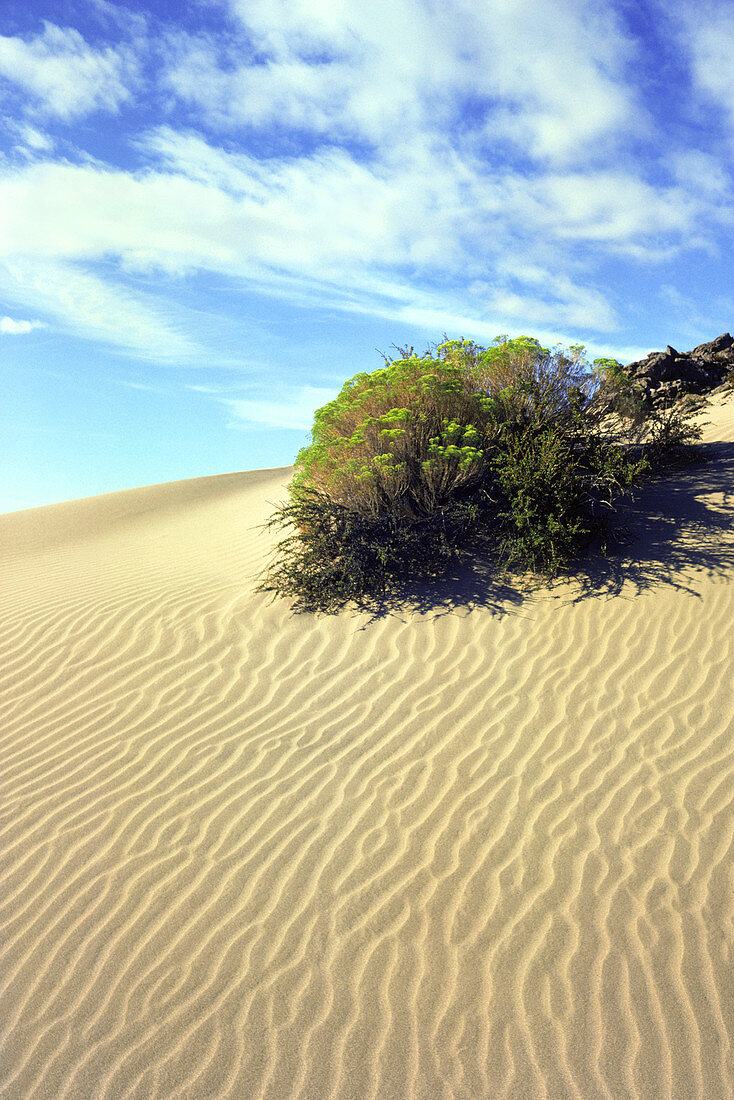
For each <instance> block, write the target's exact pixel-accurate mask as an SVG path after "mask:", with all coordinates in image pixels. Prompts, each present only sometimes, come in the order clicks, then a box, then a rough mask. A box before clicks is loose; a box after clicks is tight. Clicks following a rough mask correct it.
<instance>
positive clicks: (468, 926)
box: [0, 399, 734, 1100]
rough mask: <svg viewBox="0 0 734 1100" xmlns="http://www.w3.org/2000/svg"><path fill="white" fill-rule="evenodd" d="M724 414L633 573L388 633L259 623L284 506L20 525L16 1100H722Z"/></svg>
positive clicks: (726, 730)
mask: <svg viewBox="0 0 734 1100" xmlns="http://www.w3.org/2000/svg"><path fill="white" fill-rule="evenodd" d="M707 415H708V417H709V418H710V420H711V423H710V424H709V426H708V427H707V429H706V432H707V437H708V439H709V440H710V441H711V444H712V454H713V458H712V462H711V463H710V464H709V465H708V466H705V467H700V468H699V467H697V468H695V469H692V470H687V471H683V472H681V473H680V474H676V475H675V476H673V477H671V478H670V479H667V480H666V481H665V482H661V483H656V484H652V485H651V486H650V487H649V488H648V489H647V490H646V491H645V493H644V494H643V495H642V496H641V498H640V499H639V501H638V502H637V504H636V506H635V513H634V516H633V520H632V542H631V544H630V547H629V552H628V553H629V561H628V562H627V564H626V565H625V564H624V563H623V562H621V563H620V562H618V561H611V562H609V563H607V564H606V565H604V564H602V565H601V566H600V567H599V569H598V572H597V573H596V575H594V576H590V577H587V578H583V577H582V578H580V579H578V580H576V581H574V582H568V583H564V584H560V585H557V586H554V587H553V588H551V589H549V590H545V591H536V592H529V591H523V590H515V589H512V588H511V587H508V586H498V587H497V588H496V589H492V590H490V592H489V593H488V594H487V596H486V598H485V597H479V596H477V590H476V588H475V587H474V586H473V585H472V583H471V582H469V581H466V580H465V581H461V580H460V579H459V580H456V581H453V580H452V581H449V582H447V584H446V586H445V589H444V591H443V593H442V598H440V599H433V602H431V599H428V598H427V599H426V601H425V602H424V603H423V604H422V605H420V606H418V607H406V608H402V609H398V610H396V611H394V612H393V613H391V614H388V615H384V616H370V615H368V614H366V613H352V612H350V613H345V614H342V615H340V616H338V617H333V618H324V617H321V618H319V617H313V616H294V615H291V614H290V612H289V609H288V607H287V605H286V604H284V603H282V602H278V603H271V602H269V600H268V599H267V598H266V597H264V596H263V595H262V594H258V593H256V592H255V591H254V582H255V578H256V577H257V575H258V573H259V571H260V570H261V568H262V565H263V563H264V561H265V559H266V557H267V553H268V550H269V547H270V546H271V544H272V536H271V535H270V534H269V533H267V532H266V531H264V530H263V529H262V527H261V526H260V525H261V524H262V523H263V522H264V521H265V519H266V518H267V516H268V514H269V512H270V510H271V505H272V502H274V501H276V500H277V499H279V496H282V494H283V491H284V487H285V484H286V482H287V478H288V473H289V471H288V470H272V471H256V472H251V473H247V474H239V475H226V476H224V477H223V478H204V479H199V480H197V481H193V482H183V483H174V484H172V485H169V486H154V487H150V488H148V489H141V490H131V491H129V492H127V493H121V494H110V495H109V496H107V497H101V498H90V499H88V500H84V501H77V502H71V503H69V504H65V505H57V506H53V507H52V508H44V509H35V510H32V511H29V512H25V513H13V514H10V515H7V516H3V517H0V575H1V576H2V600H1V601H0V639H1V645H2V653H3V655H4V659H3V662H2V670H1V675H2V682H1V683H0V718H1V720H0V745H1V746H2V747H1V750H0V751H1V753H2V778H0V805H1V806H2V811H1V812H2V819H1V824H0V829H1V836H2V840H1V842H0V843H1V851H2V869H1V871H0V875H1V881H2V891H1V893H0V926H1V927H2V946H1V954H2V963H1V964H0V1029H1V1034H2V1039H1V1042H2V1056H1V1057H0V1090H1V1091H2V1095H3V1096H4V1097H5V1096H7V1097H10V1098H12V1100H16V1098H17V1100H20V1098H25V1097H30V1096H49V1097H54V1098H56V1097H58V1098H61V1097H66V1098H77V1097H84V1098H97V1097H99V1098H105V1100H117V1098H120V1097H125V1098H128V1097H129V1098H144V1097H150V1098H156V1100H157V1098H162V1097H171V1098H173V1097H176V1098H181V1097H189V1098H192V1100H193V1098H196V1100H198V1098H204V1097H267V1098H272V1100H275V1098H278V1100H282V1098H284V1097H302V1098H304V1100H314V1098H322V1097H323V1098H326V1097H333V1098H339V1100H342V1098H352V1097H355V1098H356V1097H360V1098H362V1097H364V1098H367V1097H370V1098H372V1097H374V1098H376V1100H377V1098H380V1100H383V1098H386V1097H389V1098H393V1097H394V1098H396V1100H398V1098H403V1097H406V1098H407V1097H410V1098H412V1097H416V1098H418V1097H420V1098H426V1100H428V1098H431V1100H435V1098H445V1100H449V1098H454V1097H467V1098H485V1097H486V1098H503V1097H506V1098H512V1100H526V1098H531V1100H534V1098H536V1097H538V1098H540V1097H548V1098H549V1100H559V1098H565V1097H568V1098H574V1100H589V1098H596V1097H599V1098H604V1100H617V1098H623V1097H624V1098H626V1097H645V1098H649V1100H653V1098H654V1100H659V1098H665V1097H669V1098H676V1100H678V1098H679V1100H694V1098H700V1100H711V1098H714V1100H715V1098H719V1097H721V1098H723V1097H730V1096H732V1095H734V1055H733V1053H732V1035H733V1034H734V1027H733V1024H734V982H732V977H731V974H732V964H733V962H734V958H733V955H734V952H733V950H732V949H733V947H734V889H732V887H733V886H734V861H733V859H732V854H733V846H734V797H733V796H734V745H733V738H732V734H733V732H734V730H733V728H732V715H734V679H733V677H732V658H733V656H734V642H733V641H732V636H733V635H734V632H733V631H732V629H731V624H732V622H733V621H734V586H733V585H732V577H734V535H733V533H732V517H733V516H734V500H733V499H732V492H731V485H732V481H733V475H734V401H732V400H731V399H730V400H728V401H726V400H723V399H722V400H720V401H719V402H718V403H717V404H714V405H712V406H711V407H710V408H709V409H708V410H707ZM433 596H435V593H434V594H433Z"/></svg>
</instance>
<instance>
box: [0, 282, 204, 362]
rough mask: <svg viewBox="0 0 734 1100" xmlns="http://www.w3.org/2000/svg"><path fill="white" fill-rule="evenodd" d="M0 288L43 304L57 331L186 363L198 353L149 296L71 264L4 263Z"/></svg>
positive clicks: (7, 294) (9, 293) (138, 352)
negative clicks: (148, 299) (157, 308)
mask: <svg viewBox="0 0 734 1100" xmlns="http://www.w3.org/2000/svg"><path fill="white" fill-rule="evenodd" d="M0 290H2V292H3V294H4V295H5V296H6V297H11V296H12V297H14V298H15V299H16V300H17V301H20V302H23V301H32V302H33V303H34V304H39V303H40V304H41V305H42V306H43V308H44V309H45V310H46V311H47V313H48V314H49V315H50V316H51V317H53V319H54V321H55V326H54V327H55V328H56V330H57V331H62V332H66V333H68V334H70V335H82V336H85V337H88V338H91V339H96V340H101V341H103V342H104V343H105V344H110V345H112V346H113V347H117V348H120V349H124V350H126V351H129V352H133V353H134V354H135V355H139V356H143V357H145V358H150V359H158V360H162V361H168V362H185V361H188V360H190V359H191V358H192V357H194V358H195V357H197V355H198V354H199V352H200V349H199V348H198V347H197V345H196V343H195V342H194V341H193V340H191V339H190V338H189V337H187V336H186V335H185V334H184V333H183V332H181V331H180V330H179V329H178V328H177V327H176V325H175V324H174V323H172V322H171V320H170V318H169V317H167V316H166V315H165V314H164V313H163V312H161V311H160V310H156V309H155V308H154V307H152V306H151V304H150V302H149V301H146V300H145V299H144V298H141V297H137V296H136V295H135V294H133V293H131V292H129V291H126V290H124V289H123V288H122V287H120V285H119V284H116V283H110V282H108V281H106V280H105V279H104V278H102V277H101V276H100V275H98V274H91V273H89V272H85V271H83V270H80V269H78V268H76V267H75V266H73V265H71V264H61V263H57V262H43V263H42V262H34V261H28V260H26V261H16V262H14V263H13V264H12V266H10V267H8V266H3V265H0Z"/></svg>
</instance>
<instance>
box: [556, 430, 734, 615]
mask: <svg viewBox="0 0 734 1100" xmlns="http://www.w3.org/2000/svg"><path fill="white" fill-rule="evenodd" d="M701 451H702V458H701V459H700V460H699V461H697V462H695V464H690V465H686V466H684V467H679V468H678V469H676V470H673V471H668V472H666V473H664V474H662V475H660V476H658V477H656V478H654V479H652V480H650V481H649V482H647V483H646V484H645V485H643V486H642V487H640V488H639V489H638V490H637V492H636V494H635V496H634V498H633V499H632V500H631V501H628V502H627V504H626V505H625V506H624V507H622V508H620V511H619V518H620V521H621V524H622V531H621V534H622V539H621V544H620V545H618V546H617V548H616V549H615V550H614V551H612V552H610V553H609V554H608V556H606V557H604V556H601V555H598V556H596V555H595V556H592V557H590V558H588V559H586V560H584V561H581V562H577V563H575V565H574V568H573V570H572V579H573V581H574V585H575V589H576V593H575V595H574V596H573V601H574V602H577V601H580V600H583V599H585V598H588V597H590V596H597V597H598V596H617V595H620V594H621V593H622V591H623V590H624V591H625V593H626V594H629V595H639V594H641V593H642V592H645V591H647V590H649V589H651V588H654V587H659V586H661V585H664V586H666V587H669V588H673V589H676V590H678V591H681V592H688V593H689V594H691V595H698V593H697V592H696V591H695V588H694V586H693V585H692V584H691V581H692V574H695V573H696V572H703V573H706V574H708V575H709V576H718V577H723V576H726V575H728V576H731V575H732V569H733V568H734V443H710V444H708V445H707V446H706V447H705V448H702V449H701Z"/></svg>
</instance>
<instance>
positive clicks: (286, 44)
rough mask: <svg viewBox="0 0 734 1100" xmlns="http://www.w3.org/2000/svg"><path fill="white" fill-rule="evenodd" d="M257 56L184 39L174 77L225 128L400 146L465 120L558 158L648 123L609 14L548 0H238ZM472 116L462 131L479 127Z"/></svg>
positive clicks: (625, 46)
mask: <svg viewBox="0 0 734 1100" xmlns="http://www.w3.org/2000/svg"><path fill="white" fill-rule="evenodd" d="M230 7H231V10H232V11H233V12H234V13H235V14H236V15H237V16H238V17H239V19H240V21H241V24H242V27H243V30H244V31H245V32H246V34H247V36H248V37H249V39H250V40H251V42H252V45H253V46H254V48H255V50H256V51H258V58H257V63H253V60H252V58H251V57H250V58H248V57H247V56H246V52H245V51H244V50H240V51H239V52H237V51H232V50H226V51H224V52H223V51H222V50H221V49H220V48H219V45H218V44H217V43H214V42H213V41H212V40H210V39H206V38H202V37H199V38H191V39H189V40H188V41H187V40H186V39H184V38H182V37H179V39H178V40H177V43H176V46H175V50H174V51H173V53H172V55H171V59H170V65H169V71H168V76H167V79H168V81H169V84H170V86H171V88H173V89H174V90H175V92H176V94H177V95H178V96H179V97H180V98H181V99H183V100H184V101H186V102H189V103H191V104H195V105H198V107H199V108H200V110H201V111H202V112H203V114H204V115H205V117H206V118H207V119H208V121H209V122H210V123H212V124H214V125H220V126H227V125H230V126H239V125H253V126H260V127H265V126H267V127H271V128H272V127H273V126H277V127H297V128H300V129H304V130H310V131H313V132H316V133H320V134H323V135H326V136H330V137H338V136H344V135H349V136H352V137H357V138H362V139H366V140H368V141H372V142H378V143H380V144H381V145H383V146H384V144H385V143H390V144H391V145H392V146H393V147H395V148H396V149H397V148H398V147H401V146H404V145H405V144H406V143H407V144H408V145H410V144H411V143H412V141H413V140H414V137H415V135H416V133H417V132H418V131H420V132H421V133H423V134H427V133H430V132H432V131H434V130H435V129H436V128H437V127H441V126H447V125H450V124H451V123H456V122H458V121H459V118H460V115H461V113H462V112H461V107H462V106H466V104H467V103H468V102H470V103H471V104H472V107H473V111H474V114H475V116H476V117H475V123H474V127H473V130H474V133H473V136H474V138H476V139H477V140H479V141H481V142H482V143H483V144H484V145H485V146H488V147H490V148H491V147H494V146H495V145H496V144H497V142H498V141H501V142H503V143H510V144H512V145H514V146H516V147H519V148H520V149H521V150H522V152H523V153H527V152H529V153H531V154H532V155H534V156H536V157H540V158H542V159H544V160H551V161H565V160H567V159H569V158H571V159H573V158H578V157H580V158H581V159H585V158H586V157H588V156H589V154H590V153H591V152H592V151H593V150H594V149H598V143H599V142H600V141H601V140H605V141H609V140H610V139H612V140H613V139H614V138H615V137H624V138H625V139H626V137H628V136H629V134H630V133H631V132H633V131H638V132H639V131H640V130H642V129H644V127H645V125H646V123H645V118H644V115H643V113H642V111H641V109H640V107H639V104H638V103H637V102H636V100H635V97H634V94H633V93H632V91H631V84H630V82H629V81H626V80H625V71H626V66H627V64H628V62H629V61H630V59H631V57H632V55H633V50H632V47H631V45H630V42H629V41H628V39H627V38H626V37H625V35H624V34H623V32H622V30H621V29H620V25H619V24H618V22H617V21H616V19H615V17H614V15H613V13H612V12H611V10H610V9H605V8H603V7H602V6H600V5H596V4H589V3H577V2H573V3H565V4H557V5H549V4H548V3H547V0H515V2H514V3H512V4H508V3H507V0H484V2H483V3H482V4H481V5H477V4H476V3H475V2H473V0H455V2H454V3H451V4H446V5H435V6H433V5H431V6H429V5H427V4H424V3H421V2H420V0H402V2H401V3H395V2H394V0H372V2H371V3H370V4H369V5H367V4H364V3H363V2H362V0H329V2H327V0H231V3H230ZM465 119H466V115H465V114H464V125H463V127H462V128H463V129H466V124H465Z"/></svg>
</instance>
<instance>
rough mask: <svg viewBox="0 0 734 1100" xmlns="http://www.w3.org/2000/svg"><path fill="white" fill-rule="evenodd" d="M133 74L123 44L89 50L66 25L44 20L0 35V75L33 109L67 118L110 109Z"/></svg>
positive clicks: (127, 90)
mask: <svg viewBox="0 0 734 1100" xmlns="http://www.w3.org/2000/svg"><path fill="white" fill-rule="evenodd" d="M135 76H136V63H135V61H134V58H133V56H132V53H131V52H130V51H129V50H126V49H123V50H115V49H113V48H112V47H107V48H105V49H102V50H95V49H93V48H92V47H91V46H89V45H88V44H87V42H85V40H84V38H82V36H81V35H80V34H79V32H78V31H76V30H73V29H72V28H64V27H57V26H55V25H54V24H53V23H45V24H44V29H43V31H42V33H41V34H38V35H36V37H35V38H31V39H29V40H25V39H23V38H17V37H15V38H14V37H7V36H5V35H0V77H4V78H5V79H6V80H7V81H9V82H10V83H11V84H14V85H16V86H17V87H18V88H19V89H22V91H24V92H25V93H26V94H27V95H28V96H29V97H30V100H31V103H32V104H33V106H34V107H35V109H36V110H38V111H41V112H42V113H45V114H48V115H53V116H56V117H57V118H60V119H63V120H64V121H67V122H68V121H71V120H72V119H74V118H79V117H80V116H82V115H86V114H89V113H91V112H92V111H113V112H114V111H116V110H117V109H118V107H119V105H120V104H121V103H123V102H124V101H125V100H127V99H129V97H130V84H131V83H132V82H134V80H135Z"/></svg>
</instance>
